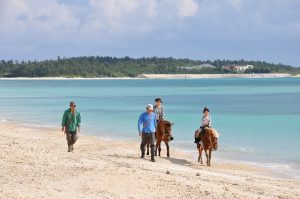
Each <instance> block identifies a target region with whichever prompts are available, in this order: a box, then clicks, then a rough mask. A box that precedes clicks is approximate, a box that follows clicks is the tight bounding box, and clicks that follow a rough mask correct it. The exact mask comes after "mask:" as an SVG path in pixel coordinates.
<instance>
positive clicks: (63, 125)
mask: <svg viewBox="0 0 300 199" xmlns="http://www.w3.org/2000/svg"><path fill="white" fill-rule="evenodd" d="M66 124H67V113H66V112H64V115H63V118H62V121H61V127H62V128H61V131H63V132H65V126H66Z"/></svg>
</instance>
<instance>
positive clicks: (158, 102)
mask: <svg viewBox="0 0 300 199" xmlns="http://www.w3.org/2000/svg"><path fill="white" fill-rule="evenodd" d="M162 103H163V101H162V99H161V98H156V99H155V105H154V106H153V110H154V112H155V114H156V123H157V125H158V124H159V122H161V121H164V117H165V110H164V107H163V105H162ZM164 136H165V132H163V137H164ZM168 139H169V140H173V139H174V137H173V136H172V135H171V136H170V137H169V138H168Z"/></svg>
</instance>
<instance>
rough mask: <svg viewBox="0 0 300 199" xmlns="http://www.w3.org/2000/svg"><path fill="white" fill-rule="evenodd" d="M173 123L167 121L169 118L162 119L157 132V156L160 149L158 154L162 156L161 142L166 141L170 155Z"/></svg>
mask: <svg viewBox="0 0 300 199" xmlns="http://www.w3.org/2000/svg"><path fill="white" fill-rule="evenodd" d="M172 125H173V123H171V122H169V121H167V120H160V121H159V123H158V125H157V129H156V132H155V137H156V150H155V156H157V151H158V156H160V152H161V142H162V141H163V142H165V144H166V148H167V157H170V146H169V141H170V140H172V139H173V138H172V135H171V132H172ZM147 155H149V143H147Z"/></svg>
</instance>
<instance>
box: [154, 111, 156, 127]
mask: <svg viewBox="0 0 300 199" xmlns="http://www.w3.org/2000/svg"><path fill="white" fill-rule="evenodd" d="M154 116H155V117H154V118H156V114H154ZM154 127H155V129H157V120H156V119H155V120H154Z"/></svg>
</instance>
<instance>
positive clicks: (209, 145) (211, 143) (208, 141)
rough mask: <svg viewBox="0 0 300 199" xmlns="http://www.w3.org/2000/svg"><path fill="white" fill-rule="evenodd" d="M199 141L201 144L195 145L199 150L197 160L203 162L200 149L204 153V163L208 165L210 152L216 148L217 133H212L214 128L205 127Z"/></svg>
mask: <svg viewBox="0 0 300 199" xmlns="http://www.w3.org/2000/svg"><path fill="white" fill-rule="evenodd" d="M201 141H202V143H203V145H201V144H198V145H197V148H198V151H199V157H198V162H201V164H203V161H202V151H203V150H204V152H205V155H206V164H207V166H210V160H211V152H212V151H213V150H217V149H218V135H216V134H215V133H214V130H213V129H212V128H205V134H204V136H203V137H202V139H201Z"/></svg>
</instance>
